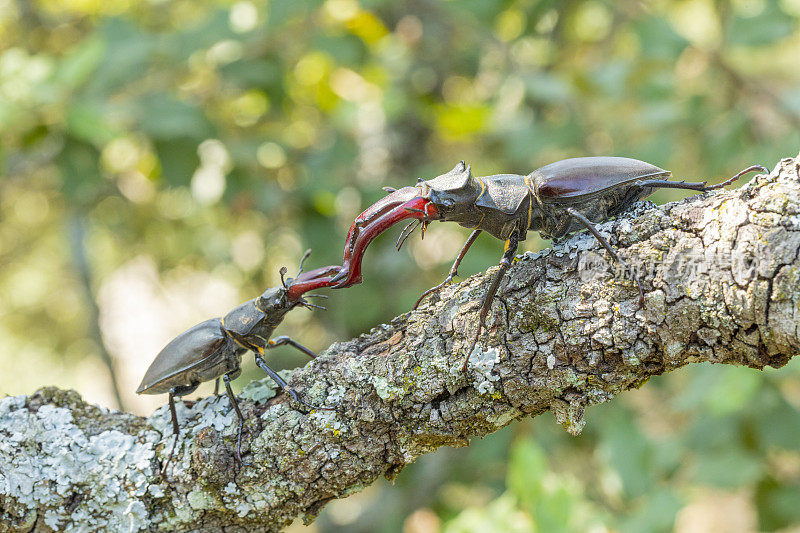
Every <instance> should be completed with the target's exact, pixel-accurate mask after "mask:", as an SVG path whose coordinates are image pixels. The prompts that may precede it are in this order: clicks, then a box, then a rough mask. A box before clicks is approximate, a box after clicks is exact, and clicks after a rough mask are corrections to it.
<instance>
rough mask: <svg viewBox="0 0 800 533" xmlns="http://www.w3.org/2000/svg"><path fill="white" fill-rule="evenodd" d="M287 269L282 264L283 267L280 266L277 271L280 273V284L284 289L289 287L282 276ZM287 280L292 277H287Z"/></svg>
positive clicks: (290, 279)
mask: <svg viewBox="0 0 800 533" xmlns="http://www.w3.org/2000/svg"><path fill="white" fill-rule="evenodd" d="M287 270H288V269H287V268H286V267H285V266H283V267H281V269H280V270H279V271H278V272H280V273H281V285H283V288H284V289H288V288H289V287H287V286H286V279H285V278H284V276H285V275H286V271H287ZM289 281H292V278H289Z"/></svg>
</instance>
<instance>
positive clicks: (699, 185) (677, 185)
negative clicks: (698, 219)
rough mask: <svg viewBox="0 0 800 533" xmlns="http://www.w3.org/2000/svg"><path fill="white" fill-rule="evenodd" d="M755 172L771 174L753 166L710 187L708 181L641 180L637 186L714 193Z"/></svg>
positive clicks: (766, 170)
mask: <svg viewBox="0 0 800 533" xmlns="http://www.w3.org/2000/svg"><path fill="white" fill-rule="evenodd" d="M755 170H760V171H761V172H763V173H764V174H769V170H768V169H767V168H766V167H762V166H761V165H752V166H749V167H747V168H746V169H744V170H742V171H741V172H739V173H738V174H736V175H735V176H733V177H731V178H728V179H726V180H725V181H723V182H721V183H717V184H714V185H708V182H707V181H701V182H695V183H687V182H686V181H685V180H681V181H667V180H639V181H637V182H636V185H638V186H640V187H655V188H659V189H688V190H690V191H700V192H708V191H714V190H716V189H721V188H723V187H725V186H726V185H730V184H731V183H733V182H734V181H736V180H738V179H739V178H741V177H742V176H744V175H745V174H747V173H748V172H753V171H755Z"/></svg>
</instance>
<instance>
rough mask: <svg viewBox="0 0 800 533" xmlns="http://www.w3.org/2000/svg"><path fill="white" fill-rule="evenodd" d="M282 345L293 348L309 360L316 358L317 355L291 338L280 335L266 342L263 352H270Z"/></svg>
mask: <svg viewBox="0 0 800 533" xmlns="http://www.w3.org/2000/svg"><path fill="white" fill-rule="evenodd" d="M284 344H288V345H289V346H294V347H295V348H297V349H298V350H300V351H301V352H303V353H304V354H306V355H307V356H309V357H310V358H311V359H314V358H316V357H317V354H315V353H314V352H312V351H311V350H309V349H308V348H306V347H305V346H303V345H302V344H300V343H299V342H295V341H293V340H292V339H291V338H289V337H287V336H286V335H281V336H279V337H275V338H274V339H270V340H269V341H267V345H266V346H265V347H264V349H265V350H270V349H272V348H277V347H278V346H283V345H284Z"/></svg>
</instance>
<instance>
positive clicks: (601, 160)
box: [529, 157, 671, 203]
mask: <svg viewBox="0 0 800 533" xmlns="http://www.w3.org/2000/svg"><path fill="white" fill-rule="evenodd" d="M670 176H671V173H670V172H669V171H668V170H664V169H663V168H659V167H657V166H655V165H652V164H650V163H647V162H645V161H639V160H638V159H631V158H628V157H576V158H572V159H564V160H563V161H557V162H555V163H551V164H549V165H545V166H543V167H541V168H539V169H536V170H534V171H533V172H531V174H530V175H529V177H530V178H531V181H532V182H533V184H534V190H535V192H536V194H537V196H538V197H539V199H540V200H541V201H542V202H544V203H570V202H572V201H574V200H575V199H576V198H577V197H581V196H586V195H592V194H598V193H600V192H602V191H604V190H607V189H611V188H613V187H616V186H619V185H622V184H625V183H629V182H632V181H636V180H639V179H669V177H670Z"/></svg>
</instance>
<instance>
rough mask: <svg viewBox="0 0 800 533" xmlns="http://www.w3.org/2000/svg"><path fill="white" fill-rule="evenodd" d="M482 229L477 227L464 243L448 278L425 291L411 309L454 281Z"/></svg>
mask: <svg viewBox="0 0 800 533" xmlns="http://www.w3.org/2000/svg"><path fill="white" fill-rule="evenodd" d="M482 231H483V230H480V229H476V230H474V231H473V232H472V233H470V234H469V238H468V239H467V242H465V243H464V246H462V247H461V251H460V252H458V257H456V260H455V261H453V266H451V267H450V273H449V274H448V275H447V277H446V278H444V281H443V282H441V283H440V284H438V285H436V286H435V287H431V288H430V289H428V290H427V291H425V292H423V293H422V296H420V297H419V300H417V303H415V304H414V307H412V308H411V309H416V308H417V307H419V304H420V302H422V299H423V298H425V297H426V296H428V295H429V294H432V293H434V292H436V291H438V290H439V289H441V288H442V287H444V286H445V285H447V284H448V283H450V282H451V281H453V278H454V277H456V276H458V267H459V266H460V265H461V260H462V259H464V256H465V255H467V250H469V247H470V246H472V243H474V242H475V239H477V238H478V235H480V234H481V232H482Z"/></svg>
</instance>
